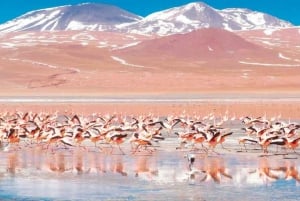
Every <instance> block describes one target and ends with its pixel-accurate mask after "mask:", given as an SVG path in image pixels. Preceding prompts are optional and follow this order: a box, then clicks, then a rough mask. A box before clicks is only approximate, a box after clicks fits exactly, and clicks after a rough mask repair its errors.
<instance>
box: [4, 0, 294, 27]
mask: <svg viewBox="0 0 300 201" xmlns="http://www.w3.org/2000/svg"><path fill="white" fill-rule="evenodd" d="M295 1H296V0H285V1H283V0H278V1H276V3H275V2H274V3H270V1H269V0H252V1H249V0H218V1H216V0H202V1H191V0H172V1H171V0H165V1H160V2H159V1H158V0H153V1H151V2H148V1H146V0H140V1H138V2H133V0H92V1H89V0H52V1H51V2H50V1H47V2H41V1H36V0H28V1H26V2H19V1H17V0H11V1H6V2H5V3H4V5H1V16H0V24H3V23H5V22H7V21H10V20H13V19H14V18H16V17H19V16H21V15H23V14H25V13H27V12H30V11H34V10H39V9H45V8H50V7H57V6H64V5H77V4H82V3H103V4H109V5H114V6H117V7H119V8H121V9H124V10H126V11H128V12H131V13H133V14H136V15H140V16H142V17H145V16H147V15H149V14H151V13H154V12H158V11H162V10H165V9H169V8H172V7H178V6H182V5H185V4H188V3H192V2H203V3H206V4H208V5H209V6H211V7H213V8H215V9H225V8H246V9H250V10H253V11H258V12H263V13H267V14H270V15H272V16H275V17H277V18H279V19H282V20H285V21H288V22H290V23H292V24H293V25H296V26H297V25H300V17H299V14H298V13H299V11H298V9H297V7H296V6H295V4H297V3H295Z"/></svg>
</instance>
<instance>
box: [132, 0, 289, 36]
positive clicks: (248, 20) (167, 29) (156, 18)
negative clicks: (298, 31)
mask: <svg viewBox="0 0 300 201" xmlns="http://www.w3.org/2000/svg"><path fill="white" fill-rule="evenodd" d="M291 26H292V24H291V23H289V22H286V21H283V20H280V19H278V18H276V17H273V16H271V15H268V14H265V13H261V12H257V11H251V10H248V9H240V8H230V9H223V10H218V9H214V8H212V7H210V6H208V5H207V4H205V3H202V2H195V3H189V4H187V5H184V6H181V7H174V8H170V9H167V10H163V11H160V12H156V13H153V14H151V15H149V16H147V17H145V18H144V19H142V20H140V21H138V22H135V23H132V24H130V25H128V26H127V29H128V31H129V32H132V33H140V34H158V35H170V34H174V33H185V32H190V31H192V30H196V29H199V28H209V27H210V28H220V29H225V30H229V31H234V30H252V29H266V28H282V27H283V28H285V27H291Z"/></svg>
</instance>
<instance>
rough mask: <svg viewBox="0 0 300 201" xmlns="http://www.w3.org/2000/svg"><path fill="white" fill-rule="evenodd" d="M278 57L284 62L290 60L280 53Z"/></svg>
mask: <svg viewBox="0 0 300 201" xmlns="http://www.w3.org/2000/svg"><path fill="white" fill-rule="evenodd" d="M278 57H279V58H281V59H285V60H292V59H291V58H290V57H286V56H284V55H283V54H282V53H281V52H279V53H278Z"/></svg>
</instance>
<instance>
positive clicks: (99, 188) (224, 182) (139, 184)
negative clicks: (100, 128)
mask: <svg viewBox="0 0 300 201" xmlns="http://www.w3.org/2000/svg"><path fill="white" fill-rule="evenodd" d="M186 154H187V152H185V151H177V150H176V151H173V149H172V151H167V150H158V151H157V152H154V153H153V154H150V153H149V152H147V151H145V152H141V153H137V154H136V155H132V154H126V155H121V154H118V152H117V151H116V153H115V154H113V155H110V154H107V153H103V152H96V151H86V150H81V149H77V150H60V151H56V152H55V153H51V152H48V153H46V152H43V151H41V150H39V149H33V148H27V149H22V150H20V151H11V152H1V153H0V157H1V162H0V198H1V200H241V199H243V200H245V201H246V200H297V199H298V197H299V195H300V174H299V172H298V170H299V168H300V163H299V161H300V160H299V159H298V156H296V155H291V156H290V158H292V159H287V158H283V156H280V155H279V156H270V157H258V155H257V154H244V153H231V152H226V153H222V154H220V155H218V154H210V155H204V154H203V153H195V157H196V160H195V163H194V164H193V167H192V169H191V170H190V169H189V165H188V160H187V158H186Z"/></svg>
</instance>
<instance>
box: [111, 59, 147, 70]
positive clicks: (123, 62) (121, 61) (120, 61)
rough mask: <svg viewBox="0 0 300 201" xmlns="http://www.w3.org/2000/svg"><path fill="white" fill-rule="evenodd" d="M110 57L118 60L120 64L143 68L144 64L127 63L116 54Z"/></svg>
mask: <svg viewBox="0 0 300 201" xmlns="http://www.w3.org/2000/svg"><path fill="white" fill-rule="evenodd" d="M111 58H112V59H113V60H115V61H117V62H119V63H120V64H122V65H125V66H132V67H136V68H145V66H142V65H136V64H130V63H127V61H125V60H124V59H121V58H119V57H116V56H111Z"/></svg>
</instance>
